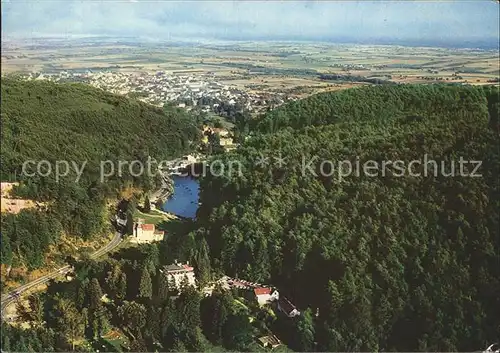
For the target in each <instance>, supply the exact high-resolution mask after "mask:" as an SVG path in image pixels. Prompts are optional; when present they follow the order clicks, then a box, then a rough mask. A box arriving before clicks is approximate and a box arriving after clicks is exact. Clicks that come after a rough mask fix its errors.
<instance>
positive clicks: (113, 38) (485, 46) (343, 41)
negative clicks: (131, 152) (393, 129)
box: [2, 34, 500, 51]
mask: <svg viewBox="0 0 500 353" xmlns="http://www.w3.org/2000/svg"><path fill="white" fill-rule="evenodd" d="M92 39H101V40H103V41H102V42H101V43H102V44H106V42H108V41H109V42H124V41H125V42H127V41H129V42H131V43H130V44H151V45H154V44H160V43H174V44H185V45H211V44H213V45H236V44H244V43H290V44H293V43H298V44H299V43H309V44H324V45H366V46H371V45H374V46H377V45H380V46H401V47H429V48H444V49H480V50H497V51H498V50H500V45H499V42H498V40H497V38H489V39H483V40H481V41H456V42H451V41H439V40H422V39H419V38H413V39H398V38H369V39H353V38H301V39H287V38H272V39H271V38H258V37H254V38H227V39H222V38H221V39H208V38H203V37H200V38H196V37H193V38H169V39H161V38H152V37H147V36H134V35H107V34H101V35H97V34H80V35H70V36H67V35H55V34H52V35H34V36H31V37H24V36H19V37H5V36H3V37H2V47H3V44H8V43H9V42H17V43H19V42H29V41H34V42H40V41H43V40H57V41H59V42H78V41H91V40H92ZM96 43H99V41H97V42H96Z"/></svg>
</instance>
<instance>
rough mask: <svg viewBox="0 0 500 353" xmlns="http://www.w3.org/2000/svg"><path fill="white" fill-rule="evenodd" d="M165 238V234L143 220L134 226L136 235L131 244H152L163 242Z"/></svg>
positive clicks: (139, 220)
mask: <svg viewBox="0 0 500 353" xmlns="http://www.w3.org/2000/svg"><path fill="white" fill-rule="evenodd" d="M164 237H165V232H164V231H161V230H157V229H156V227H155V225H154V224H147V223H144V220H143V219H138V220H137V222H135V224H134V234H133V236H132V239H131V242H133V243H139V244H144V243H152V242H154V241H161V240H163V239H164Z"/></svg>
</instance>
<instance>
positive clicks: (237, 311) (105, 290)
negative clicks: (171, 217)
mask: <svg viewBox="0 0 500 353" xmlns="http://www.w3.org/2000/svg"><path fill="white" fill-rule="evenodd" d="M184 236H185V234H184ZM172 245H174V244H169V246H172ZM164 246H165V245H157V244H150V245H144V246H142V247H141V248H140V249H139V248H129V249H124V250H121V251H120V252H118V253H116V254H113V255H112V257H111V258H108V259H106V260H103V261H99V262H96V261H93V260H84V261H80V262H77V263H75V264H74V265H75V273H74V274H73V275H74V277H75V278H74V279H73V280H71V281H69V282H65V281H62V282H53V283H51V284H50V285H49V287H48V290H47V291H46V292H45V293H37V294H33V295H31V296H29V297H28V298H27V301H26V303H24V304H18V306H17V310H18V313H19V315H21V318H22V320H23V321H24V322H26V323H28V324H29V325H30V329H28V330H26V329H22V328H19V327H14V326H10V325H5V324H4V325H3V327H2V330H1V335H2V336H1V338H2V350H3V351H9V352H10V351H12V352H27V351H35V352H52V351H74V350H76V351H87V352H92V351H96V349H98V350H100V351H104V352H116V351H119V350H122V349H123V350H125V351H130V352H154V351H160V352H167V351H169V352H187V351H191V352H207V351H214V352H224V351H248V350H250V351H256V350H263V349H262V348H259V346H258V345H256V343H255V340H254V335H255V333H256V332H259V330H261V328H260V327H258V326H256V324H257V323H258V322H257V321H255V323H254V324H251V323H250V322H249V320H248V317H249V309H248V308H246V307H245V306H244V305H241V304H240V305H238V304H237V303H236V302H235V297H234V296H233V293H231V292H228V291H223V290H222V289H221V288H215V290H214V292H213V293H212V295H211V296H203V295H202V294H201V293H200V292H199V291H197V290H196V289H194V287H190V286H188V285H187V284H181V288H180V291H179V290H177V289H176V288H175V286H174V285H172V283H170V282H169V280H168V279H167V277H166V276H165V274H164V271H162V266H163V265H165V264H168V263H169V262H168V261H170V258H166V257H163V256H162V255H161V254H162V253H163V252H165V251H166V250H168V249H169V248H168V249H167V248H165V247H164ZM117 332H120V333H123V334H122V337H121V338H120V340H117V339H116V337H115V335H116V333H117ZM113 337H115V338H114V339H113Z"/></svg>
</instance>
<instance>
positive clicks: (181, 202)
mask: <svg viewBox="0 0 500 353" xmlns="http://www.w3.org/2000/svg"><path fill="white" fill-rule="evenodd" d="M173 180H174V194H173V195H172V196H171V197H170V198H169V199H168V200H167V201H166V202H165V203H164V204H163V207H162V209H163V211H165V212H169V213H173V214H175V215H177V216H181V217H187V218H195V217H196V211H197V210H198V199H199V192H200V187H199V184H198V180H196V179H194V178H191V177H179V176H173Z"/></svg>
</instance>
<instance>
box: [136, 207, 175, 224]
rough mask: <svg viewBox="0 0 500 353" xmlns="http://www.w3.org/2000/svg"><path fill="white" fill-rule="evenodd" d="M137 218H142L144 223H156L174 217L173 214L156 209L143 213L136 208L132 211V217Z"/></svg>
mask: <svg viewBox="0 0 500 353" xmlns="http://www.w3.org/2000/svg"><path fill="white" fill-rule="evenodd" d="M137 218H142V219H144V222H145V223H152V224H158V223H161V222H163V221H169V220H172V219H174V216H167V215H166V214H164V213H161V212H159V211H157V210H151V212H149V213H143V212H141V211H139V210H136V211H135V212H134V219H137Z"/></svg>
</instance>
